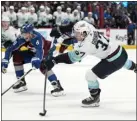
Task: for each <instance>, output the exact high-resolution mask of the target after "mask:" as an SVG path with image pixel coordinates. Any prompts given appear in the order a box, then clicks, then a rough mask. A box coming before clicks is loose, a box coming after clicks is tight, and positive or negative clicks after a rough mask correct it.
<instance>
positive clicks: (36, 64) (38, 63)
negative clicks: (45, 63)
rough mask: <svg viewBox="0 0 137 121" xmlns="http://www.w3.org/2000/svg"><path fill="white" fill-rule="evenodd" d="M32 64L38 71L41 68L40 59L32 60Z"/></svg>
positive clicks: (34, 58)
mask: <svg viewBox="0 0 137 121" xmlns="http://www.w3.org/2000/svg"><path fill="white" fill-rule="evenodd" d="M31 64H32V67H35V68H36V69H38V68H39V67H40V64H41V61H40V59H39V58H37V57H33V58H32V59H31Z"/></svg>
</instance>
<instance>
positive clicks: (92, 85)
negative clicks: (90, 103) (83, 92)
mask: <svg viewBox="0 0 137 121" xmlns="http://www.w3.org/2000/svg"><path fill="white" fill-rule="evenodd" d="M87 82H88V89H89V91H90V90H92V89H98V88H99V82H98V81H97V80H94V81H87Z"/></svg>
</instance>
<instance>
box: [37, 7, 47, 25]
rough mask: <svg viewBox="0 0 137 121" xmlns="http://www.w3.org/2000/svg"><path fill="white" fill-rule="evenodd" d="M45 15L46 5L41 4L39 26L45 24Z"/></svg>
mask: <svg viewBox="0 0 137 121" xmlns="http://www.w3.org/2000/svg"><path fill="white" fill-rule="evenodd" d="M44 17H45V7H44V6H43V5H41V6H40V10H39V11H38V24H37V26H39V27H40V26H43V25H44V24H45V23H44Z"/></svg>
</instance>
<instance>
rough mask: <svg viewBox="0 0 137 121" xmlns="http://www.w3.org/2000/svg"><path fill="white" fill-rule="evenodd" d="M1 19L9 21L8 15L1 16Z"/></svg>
mask: <svg viewBox="0 0 137 121" xmlns="http://www.w3.org/2000/svg"><path fill="white" fill-rule="evenodd" d="M2 21H8V22H10V19H9V17H8V16H3V17H2Z"/></svg>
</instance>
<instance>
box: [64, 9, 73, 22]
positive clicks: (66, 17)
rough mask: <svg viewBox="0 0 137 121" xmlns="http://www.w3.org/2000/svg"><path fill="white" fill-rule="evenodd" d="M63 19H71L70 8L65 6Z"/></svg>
mask: <svg viewBox="0 0 137 121" xmlns="http://www.w3.org/2000/svg"><path fill="white" fill-rule="evenodd" d="M65 14H66V15H65V19H69V20H70V21H72V13H71V8H69V7H68V8H67V9H66V13H65Z"/></svg>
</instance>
